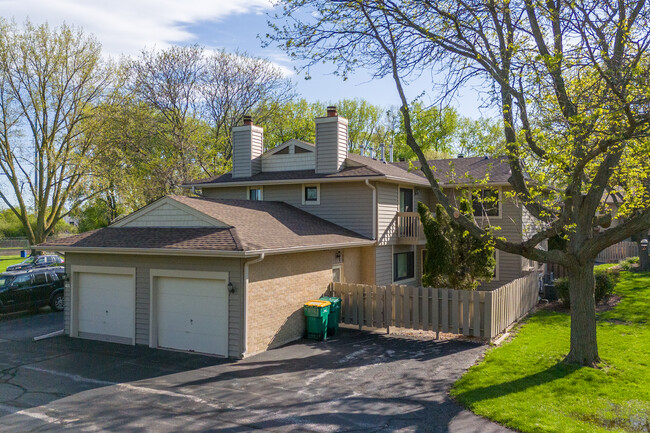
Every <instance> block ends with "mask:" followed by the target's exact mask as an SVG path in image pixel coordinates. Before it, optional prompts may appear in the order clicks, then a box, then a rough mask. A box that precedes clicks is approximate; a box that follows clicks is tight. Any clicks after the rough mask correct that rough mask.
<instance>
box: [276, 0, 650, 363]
mask: <svg viewBox="0 0 650 433" xmlns="http://www.w3.org/2000/svg"><path fill="white" fill-rule="evenodd" d="M306 11H309V12H310V13H308V14H306V13H305V12H306ZM278 18H279V19H282V20H284V21H283V23H281V24H279V25H278V24H276V23H274V22H272V23H271V27H272V35H271V36H270V37H271V38H272V40H275V41H277V42H279V44H280V46H281V47H282V48H283V49H285V50H286V51H287V52H288V53H289V54H290V55H291V56H292V57H295V58H303V59H306V60H307V62H308V63H307V65H306V66H308V65H310V64H314V63H320V62H323V61H332V62H334V63H335V64H336V65H337V66H338V68H339V73H340V74H341V75H343V76H345V75H347V74H349V73H350V71H352V70H354V69H356V68H366V69H369V70H370V71H371V72H372V73H373V74H374V76H377V77H383V76H390V77H391V78H392V79H393V81H394V83H395V88H396V90H397V92H398V95H399V99H400V111H401V114H402V117H403V121H404V129H405V132H406V143H407V144H408V146H409V147H410V148H411V149H412V150H413V152H414V153H415V155H416V156H417V157H418V160H419V162H420V163H421V166H422V171H423V173H424V174H425V176H426V178H427V179H428V181H429V183H430V185H431V189H432V192H433V195H434V196H435V198H436V200H437V201H438V202H439V203H440V204H441V205H442V206H443V207H444V208H445V210H446V211H447V213H448V214H450V215H452V218H453V220H455V221H456V222H457V223H458V224H460V225H462V226H463V227H464V228H465V229H466V230H467V231H468V232H469V233H470V234H471V235H472V236H474V237H476V238H482V237H483V236H485V235H486V234H487V232H486V230H485V228H484V227H481V226H479V225H477V224H475V223H474V221H472V220H471V219H469V218H467V217H465V216H464V215H462V213H460V212H457V213H454V212H455V211H456V210H457V209H455V208H454V205H453V204H452V202H451V201H450V200H449V199H448V197H447V196H446V195H445V192H444V191H443V190H442V189H441V188H440V185H439V183H438V180H437V179H436V176H435V174H434V173H433V172H432V170H431V169H430V167H428V165H427V162H426V156H425V154H424V153H423V152H422V146H423V143H422V142H420V141H418V139H417V138H416V136H415V132H414V129H413V125H412V121H411V119H412V117H413V116H412V113H413V109H412V108H413V104H412V103H411V101H409V100H408V98H407V97H406V94H405V90H404V88H405V80H408V79H409V78H411V77H414V76H417V75H420V74H421V73H423V72H434V73H433V74H432V76H433V77H436V82H435V83H432V84H433V85H434V86H435V88H436V90H442V91H443V97H446V96H449V95H452V96H453V94H454V92H453V90H454V89H458V88H459V87H460V86H462V85H463V84H464V83H466V82H467V80H469V79H470V78H474V79H482V80H483V81H484V86H483V87H484V89H486V90H487V91H488V92H489V97H490V98H492V101H494V103H495V104H496V105H497V106H498V107H499V110H500V119H499V122H500V124H501V128H502V129H503V136H504V138H505V143H504V146H503V148H504V151H505V155H506V156H507V159H508V162H509V165H510V171H511V176H510V179H509V182H510V184H511V186H512V188H513V191H514V192H513V194H512V196H513V197H512V198H514V199H516V200H517V202H518V203H520V204H521V205H522V206H523V207H525V208H526V211H527V212H528V213H529V214H530V215H532V216H533V217H534V218H536V219H537V220H538V221H539V222H540V224H539V227H537V228H536V231H535V232H534V233H532V234H531V236H529V237H527V238H525V239H523V240H519V239H516V240H515V239H510V240H508V239H504V238H502V237H495V238H494V242H495V246H496V248H498V249H499V250H502V251H505V252H508V253H512V254H518V255H521V256H524V257H526V258H528V259H530V260H535V261H539V262H549V263H556V264H560V265H563V266H564V267H565V268H566V269H567V272H568V278H569V285H570V297H571V338H570V349H569V353H568V354H567V357H566V361H567V362H569V363H574V364H579V365H586V366H596V365H597V364H598V363H599V361H600V357H599V354H598V344H597V338H596V312H595V309H594V277H593V268H594V262H595V259H596V257H597V255H598V253H599V252H600V251H602V250H603V249H605V248H606V247H608V246H609V245H612V244H615V243H617V242H620V241H622V240H624V239H626V238H628V237H629V236H631V235H633V234H635V233H638V232H640V231H643V230H647V229H648V228H649V227H650V191H649V190H648V188H647V186H646V183H645V181H646V179H648V177H649V176H650V171H649V170H647V156H648V155H649V154H650V140H648V134H649V132H650V110H648V95H649V94H650V80H649V79H648V72H647V71H648V68H649V67H650V55H649V54H650V53H649V52H648V49H649V47H650V33H649V32H648V24H649V23H650V6H649V5H648V4H647V2H645V1H619V2H602V1H595V0H579V1H564V0H558V1H556V2H534V1H532V0H520V1H515V2H512V1H505V2H501V1H492V0H485V1H476V2H465V1H461V0H448V1H431V0H409V1H403V2H395V1H392V0H381V1H376V2H368V1H365V0H350V1H344V2H330V1H326V0H286V1H284V2H282V12H281V13H280V16H278ZM450 90H451V92H450ZM610 190H620V192H621V194H622V197H623V198H624V200H623V203H622V204H621V206H619V207H618V210H617V211H616V212H617V213H616V215H615V216H616V217H617V218H618V219H619V220H620V221H622V223H621V224H619V225H616V226H615V227H614V226H612V227H610V228H609V229H607V230H600V227H604V226H606V225H607V224H609V222H610V221H611V219H612V215H611V212H610V209H609V207H608V205H607V203H605V201H604V200H603V198H604V197H605V196H606V192H607V191H610ZM622 218H623V219H622ZM555 236H561V237H563V238H565V240H566V247H564V248H562V249H550V250H547V249H545V248H544V244H545V241H546V240H547V239H549V238H553V237H555Z"/></svg>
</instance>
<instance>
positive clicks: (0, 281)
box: [0, 277, 8, 287]
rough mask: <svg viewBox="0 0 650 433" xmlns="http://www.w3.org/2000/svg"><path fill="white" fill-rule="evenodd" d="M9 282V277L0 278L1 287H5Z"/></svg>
mask: <svg viewBox="0 0 650 433" xmlns="http://www.w3.org/2000/svg"><path fill="white" fill-rule="evenodd" d="M7 280H8V278H7V277H0V287H4V285H5V284H6V283H7Z"/></svg>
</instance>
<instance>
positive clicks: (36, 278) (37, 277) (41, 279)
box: [34, 272, 47, 286]
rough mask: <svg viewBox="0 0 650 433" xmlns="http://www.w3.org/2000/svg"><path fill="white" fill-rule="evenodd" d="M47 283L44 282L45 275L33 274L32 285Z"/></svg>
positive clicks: (42, 273)
mask: <svg viewBox="0 0 650 433" xmlns="http://www.w3.org/2000/svg"><path fill="white" fill-rule="evenodd" d="M46 283H47V281H46V280H45V273H44V272H41V273H39V274H34V285H35V286H36V285H39V284H46Z"/></svg>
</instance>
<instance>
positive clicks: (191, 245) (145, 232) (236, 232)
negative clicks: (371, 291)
mask: <svg viewBox="0 0 650 433" xmlns="http://www.w3.org/2000/svg"><path fill="white" fill-rule="evenodd" d="M167 197H168V198H170V199H172V200H174V201H177V202H179V203H181V204H184V205H186V206H189V207H191V208H192V209H195V210H197V211H199V212H201V213H203V214H205V215H208V216H210V217H212V218H214V219H216V220H218V221H221V222H223V223H224V224H225V225H227V226H229V227H226V228H224V227H200V228H192V227H178V228H175V227H160V228H157V227H106V228H103V229H99V230H94V231H90V232H86V233H82V234H79V235H75V236H70V237H66V238H60V239H55V240H51V241H48V242H46V243H44V244H41V245H39V248H43V249H50V250H56V249H59V250H62V251H67V250H74V249H75V248H80V249H83V248H107V249H110V248H113V249H130V248H133V249H162V250H170V251H173V250H177V251H183V250H194V251H198V250H204V251H224V252H233V251H239V252H247V251H267V250H271V251H272V250H282V249H301V248H303V249H320V248H319V247H323V248H327V247H328V246H329V247H331V248H334V247H345V246H346V245H366V244H367V245H371V244H373V243H374V241H372V240H370V239H368V238H366V237H364V236H361V235H360V234H358V233H355V232H353V231H351V230H348V229H345V228H343V227H341V226H338V225H336V224H333V223H331V222H329V221H326V220H324V219H322V218H318V217H316V216H314V215H312V214H310V213H307V212H305V211H302V210H300V209H298V208H296V207H294V206H291V205H289V204H286V203H282V202H271V201H249V200H216V199H206V198H194V197H183V196H167Z"/></svg>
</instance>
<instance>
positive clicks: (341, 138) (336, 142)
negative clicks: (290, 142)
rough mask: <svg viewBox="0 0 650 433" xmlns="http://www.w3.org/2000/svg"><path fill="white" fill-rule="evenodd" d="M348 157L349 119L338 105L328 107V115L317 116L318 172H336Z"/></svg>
mask: <svg viewBox="0 0 650 433" xmlns="http://www.w3.org/2000/svg"><path fill="white" fill-rule="evenodd" d="M347 157H348V119H345V118H343V117H339V115H338V112H337V110H336V107H334V106H329V107H327V117H317V118H316V173H323V174H328V173H336V172H338V171H340V170H341V169H342V168H343V165H344V163H345V159H346V158H347Z"/></svg>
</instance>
